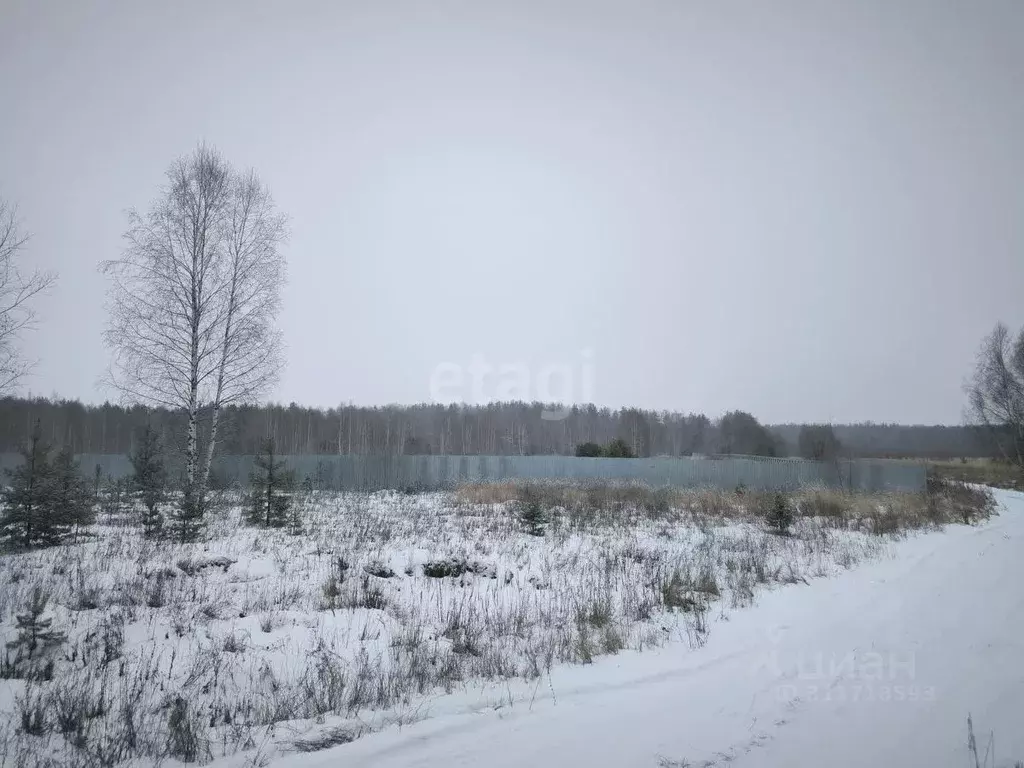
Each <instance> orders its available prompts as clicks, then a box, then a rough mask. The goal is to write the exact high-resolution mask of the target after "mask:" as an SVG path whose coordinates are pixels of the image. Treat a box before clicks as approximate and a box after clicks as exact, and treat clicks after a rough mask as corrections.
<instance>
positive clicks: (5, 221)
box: [0, 200, 57, 394]
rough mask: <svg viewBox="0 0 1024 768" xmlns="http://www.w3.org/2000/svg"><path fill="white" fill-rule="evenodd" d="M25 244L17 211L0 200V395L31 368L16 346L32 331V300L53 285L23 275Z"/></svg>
mask: <svg viewBox="0 0 1024 768" xmlns="http://www.w3.org/2000/svg"><path fill="white" fill-rule="evenodd" d="M26 242H28V236H27V235H25V234H24V233H23V232H22V231H21V228H20V227H19V226H18V211H17V209H16V208H15V207H14V206H13V205H10V204H8V203H6V202H4V201H3V200H0V394H9V393H10V392H11V391H12V390H14V389H16V388H17V386H18V384H19V382H20V381H21V379H22V377H23V376H25V374H26V373H28V372H29V370H31V368H32V361H31V360H28V359H26V358H25V356H24V354H23V353H22V350H21V348H20V346H19V341H20V340H21V334H22V332H24V331H27V330H30V329H31V328H33V327H34V325H35V321H36V312H35V310H34V309H33V307H32V299H34V298H35V297H36V296H37V295H38V294H40V293H42V292H44V291H45V290H46V289H47V288H49V287H50V286H51V285H53V282H54V281H55V280H56V279H57V276H56V275H54V274H53V273H50V272H40V271H34V272H24V271H23V270H22V269H21V268H20V267H19V264H18V258H19V256H20V255H21V251H22V248H23V247H24V246H25V243H26Z"/></svg>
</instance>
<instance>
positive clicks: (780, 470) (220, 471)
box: [0, 453, 926, 492]
mask: <svg viewBox="0 0 1024 768" xmlns="http://www.w3.org/2000/svg"><path fill="white" fill-rule="evenodd" d="M280 458H281V459H282V460H284V461H285V462H286V465H287V466H288V467H289V468H290V469H293V470H295V474H296V476H297V478H298V479H299V480H304V479H305V478H307V477H308V478H309V479H310V482H311V483H313V484H314V486H315V487H317V488H322V489H329V490H362V491H374V490H384V489H410V490H437V489H443V488H451V487H454V486H456V485H458V484H459V483H465V482H498V481H503V480H576V481H591V482H593V481H617V482H630V481H634V482H643V483H647V484H649V485H653V486H669V487H674V488H694V487H713V488H722V489H727V490H731V489H734V488H736V487H737V486H744V487H747V488H750V489H752V490H789V489H794V488H799V487H806V486H811V485H817V486H826V487H832V488H847V489H850V490H861V491H913V492H916V491H923V490H924V488H925V483H926V469H925V467H924V465H922V464H915V463H911V462H895V461H872V460H867V459H860V460H854V461H839V462H815V461H804V460H802V459H766V458H760V457H739V456H729V457H716V458H696V457H692V458H691V457H681V458H676V457H658V458H649V459H605V458H577V457H575V456H331V455H296V456H282V457H280ZM78 459H79V462H80V465H81V469H82V473H83V474H84V475H87V476H92V475H93V473H94V472H95V468H96V467H97V466H99V468H100V474H101V475H102V476H103V477H108V476H109V477H113V478H115V479H116V478H122V477H127V476H129V475H131V474H132V468H131V462H130V461H129V460H128V457H127V456H123V455H114V454H82V455H80V456H79V457H78ZM20 461H21V456H20V455H19V454H16V453H2V454H0V468H4V469H12V468H13V467H15V466H17V465H18V464H19V463H20ZM252 470H253V457H252V456H221V457H219V458H218V459H217V460H216V462H215V465H214V470H213V471H214V473H215V474H216V477H217V480H218V481H219V482H221V483H225V484H234V483H243V484H244V483H246V482H247V481H248V478H249V475H250V473H251V472H252ZM171 474H172V475H180V467H172V469H171ZM5 477H6V476H4V479H5ZM0 481H2V479H0Z"/></svg>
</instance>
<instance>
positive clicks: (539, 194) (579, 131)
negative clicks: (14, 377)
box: [0, 0, 1024, 423]
mask: <svg viewBox="0 0 1024 768" xmlns="http://www.w3.org/2000/svg"><path fill="white" fill-rule="evenodd" d="M0 72H2V76H0V104H3V119H2V120H0V195H2V196H4V197H6V198H7V199H9V200H11V201H13V202H17V203H18V204H19V205H20V210H21V216H22V219H23V221H24V224H25V226H26V228H27V229H29V230H30V231H31V232H32V233H33V235H34V236H33V239H32V240H31V243H30V247H29V249H28V251H27V253H26V256H27V258H28V260H29V261H30V262H32V263H34V264H35V265H38V266H39V267H42V268H47V269H55V270H57V271H59V272H60V282H59V284H58V286H57V287H56V288H55V289H54V290H53V292H52V293H51V295H50V296H49V297H47V298H46V299H45V300H44V301H42V302H40V305H39V309H40V311H41V314H42V316H43V319H42V326H41V328H40V330H39V331H38V332H36V333H35V334H34V335H33V336H31V337H29V338H28V340H27V346H28V348H29V351H30V353H32V354H33V355H35V356H37V357H39V358H40V360H41V362H40V364H39V366H38V368H37V370H36V375H35V376H34V377H33V378H32V379H30V380H29V381H28V382H27V384H28V388H30V389H31V390H32V391H33V392H34V393H37V394H51V393H53V392H56V393H59V394H61V395H63V396H71V397H80V398H82V399H84V400H87V401H97V400H102V399H103V397H104V396H105V393H104V392H103V391H101V390H100V389H99V388H98V386H97V379H98V377H99V376H100V374H101V373H102V371H103V370H104V368H105V366H106V363H107V359H108V358H107V352H106V350H105V349H104V347H103V344H102V340H101V332H102V329H103V325H104V321H105V316H104V308H103V297H104V289H105V281H104V278H103V277H102V276H101V275H100V274H99V273H98V272H97V269H96V266H97V263H98V262H99V261H101V260H102V259H105V258H111V257H113V256H116V255H117V254H118V253H119V252H120V249H121V239H120V236H121V233H122V231H123V230H124V228H125V223H126V220H125V216H124V213H123V212H124V210H125V209H126V208H129V207H131V206H136V207H140V208H145V207H147V206H148V205H149V203H150V202H151V200H152V199H153V197H154V196H155V194H156V192H157V189H158V187H159V185H160V183H161V181H162V175H163V172H164V170H165V169H166V167H167V166H168V165H169V163H170V162H171V161H172V160H173V159H174V158H175V157H177V156H179V155H181V154H183V153H186V152H188V151H190V150H191V149H192V148H194V146H195V145H196V143H197V142H198V141H199V140H205V141H207V142H210V143H212V144H215V145H216V146H217V147H218V148H219V149H220V150H221V151H222V152H223V153H224V154H225V155H226V156H227V158H228V159H229V160H230V161H231V162H233V163H234V164H236V165H238V166H252V167H255V168H256V169H257V171H258V172H259V173H260V175H261V177H262V179H263V180H264V182H266V183H267V184H268V185H269V186H270V188H271V189H272V190H273V192H274V195H275V197H276V199H277V201H278V204H279V206H280V207H281V209H282V210H283V211H285V212H286V213H288V214H289V216H290V217H291V231H292V237H291V240H290V242H289V244H288V246H287V250H286V255H287V258H288V262H289V282H288V284H287V286H286V287H285V289H284V293H283V311H282V315H281V324H282V329H283V331H284V334H285V338H286V341H287V345H288V353H287V359H288V366H287V370H286V372H285V374H284V377H283V379H282V381H281V384H280V386H279V387H278V389H277V390H276V391H275V392H273V393H272V398H273V399H275V400H282V401H285V402H287V401H290V400H295V401H297V402H300V403H304V404H318V405H325V406H326V405H336V404H338V403H340V402H347V401H354V402H356V403H362V404H378V403H385V402H392V401H397V402H413V401H423V400H427V399H428V398H429V397H430V395H431V391H430V389H431V376H432V373H433V372H434V371H435V370H436V369H437V366H439V365H442V364H445V363H454V364H457V365H464V366H469V365H470V363H471V362H472V361H473V359H474V356H479V357H481V358H482V359H483V361H485V362H487V363H490V364H492V365H499V364H511V363H522V364H525V365H527V366H528V367H529V371H530V372H531V373H532V374H534V375H536V373H537V372H538V371H539V370H540V369H541V367H542V366H544V365H546V364H551V363H554V364H562V365H569V366H572V367H573V370H574V371H577V372H580V371H581V370H582V366H583V365H590V366H591V370H592V391H591V392H583V394H584V395H586V394H590V395H592V396H593V399H595V400H596V401H597V402H598V403H600V404H606V405H611V406H619V405H636V406H641V407H654V408H668V409H674V410H675V409H678V410H684V411H689V410H696V411H704V412H706V413H708V414H709V415H712V416H714V415H717V414H720V413H721V412H722V411H724V410H727V409H732V408H742V409H745V410H749V411H751V412H753V413H754V414H755V415H757V416H758V417H759V418H761V419H762V420H766V421H789V420H831V421H845V420H864V419H872V420H875V421H903V422H928V423H932V422H947V423H958V422H959V421H960V420H961V409H962V404H963V395H962V392H961V384H962V382H963V380H964V378H965V376H966V375H967V373H968V372H969V370H970V367H971V364H972V361H973V355H974V351H975V348H976V347H977V344H978V341H979V340H980V338H981V337H982V336H983V335H984V334H985V333H987V332H988V331H989V330H990V329H991V327H992V325H993V324H994V323H995V322H996V321H997V320H999V319H1002V320H1004V321H1006V322H1008V323H1010V324H1011V325H1013V326H1020V325H1021V324H1022V323H1024V301H1022V289H1024V2H1020V0H1006V1H1005V2H968V1H967V0H961V1H960V2H940V1H939V0H919V1H917V2H912V1H911V0H900V1H898V2H897V1H893V0H876V1H874V2H864V1H863V0H856V2H855V1H854V0H849V2H827V1H826V0H821V1H814V2H811V1H810V0H808V1H807V2H786V1H783V2H772V3H768V2H760V1H759V0H758V1H756V2H755V1H753V0H752V1H751V2H744V3H740V2H722V1H721V0H715V1H714V2H712V1H711V0H707V1H706V2H686V1H685V0H671V1H669V0H662V1H658V2H655V1H647V2H618V3H608V2H586V3H582V2H581V3H570V2H522V1H518V2H496V1H495V0H473V1H472V2H425V1H419V2H381V1H379V0H374V1H372V2H371V1H370V0H366V1H365V2H344V1H339V2H323V3H301V2H296V3H283V2H281V3H267V2H249V1H246V2H241V1H239V2H166V3H161V4H158V3H139V2H124V3H114V2H109V3H99V2H86V1H85V0H83V1H82V2H72V1H71V0H66V1H65V2H60V1H59V0H53V1H52V2H49V1H48V2H40V1H38V0H13V1H12V0H0ZM585 350H589V351H590V352H589V358H584V351H585ZM585 360H589V362H581V361H585ZM583 378H584V373H578V376H577V379H576V382H575V383H574V390H575V391H574V392H570V393H568V394H570V397H575V398H577V399H578V398H579V397H580V392H581V391H582V389H583V385H582V383H581V382H582V381H583ZM497 386H498V384H497V383H496V382H494V381H489V382H488V383H486V384H485V385H484V388H485V390H486V391H485V392H484V394H485V395H487V394H490V393H491V390H494V389H496V388H497ZM468 394H469V393H468V391H467V395H468Z"/></svg>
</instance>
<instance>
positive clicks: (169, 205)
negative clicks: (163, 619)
mask: <svg viewBox="0 0 1024 768" xmlns="http://www.w3.org/2000/svg"><path fill="white" fill-rule="evenodd" d="M167 179H168V184H167V186H166V188H165V189H164V190H163V191H162V193H161V195H160V196H159V197H158V198H157V200H156V202H155V203H154V204H153V206H152V208H151V209H150V211H149V212H148V213H147V214H146V215H145V216H143V215H141V214H139V213H138V212H136V211H132V212H130V213H129V228H128V231H127V232H126V233H125V237H126V240H127V242H128V246H127V248H126V249H125V251H124V253H123V254H122V256H121V258H120V259H117V260H114V261H109V262H105V263H104V264H103V270H104V272H105V273H106V274H108V275H109V276H110V277H111V278H112V285H111V289H110V300H109V309H110V320H109V323H108V327H107V331H106V340H107V343H108V345H109V346H110V348H111V350H112V351H113V364H112V366H111V372H110V381H111V383H112V384H113V385H114V386H115V387H116V388H117V389H119V390H120V391H121V392H122V393H123V394H124V395H125V396H126V397H127V398H128V399H130V400H134V401H141V402H145V403H148V404H150V405H160V406H164V407H167V408H171V409H180V410H182V411H183V412H184V413H185V414H186V416H187V418H186V434H185V435H184V441H183V443H184V460H185V487H184V492H185V501H184V507H185V508H190V507H191V508H193V509H192V510H191V511H192V513H194V516H197V517H200V518H201V516H202V506H203V500H204V496H205V492H206V486H207V481H208V479H209V472H210V465H211V462H212V460H213V455H214V451H215V448H216V445H217V432H218V428H219V425H220V416H221V411H222V408H223V407H224V406H225V405H228V404H231V403H242V402H254V401H256V400H258V399H259V398H260V397H261V396H262V395H263V394H264V393H265V392H266V391H267V389H268V388H269V387H270V386H271V385H272V384H273V382H274V381H275V380H276V378H277V375H278V373H279V371H280V368H281V362H282V360H281V336H280V333H279V331H278V330H277V329H276V327H275V320H276V317H277V313H278V309H279V306H280V293H279V291H280V286H281V282H282V280H283V277H284V259H283V257H282V255H281V252H280V248H281V246H282V245H283V243H284V241H285V236H286V232H285V218H284V217H283V216H282V215H281V214H279V213H278V212H277V210H276V208H275V206H274V201H273V199H272V197H271V196H270V193H269V191H268V190H267V189H266V187H264V186H263V185H262V184H261V183H260V181H259V179H258V178H257V177H256V175H255V173H253V172H251V171H249V172H245V173H239V172H237V171H235V170H234V169H233V168H232V167H231V166H230V165H229V164H228V163H227V162H226V161H225V160H224V159H223V158H222V157H221V156H220V154H219V153H217V152H216V151H215V150H213V149H211V148H209V147H206V146H200V147H198V148H197V149H196V150H195V152H193V153H192V154H190V155H188V156H186V157H184V158H182V159H180V160H178V161H177V162H175V163H174V164H173V165H172V166H171V167H170V169H169V170H168V172H167ZM201 452H202V455H201ZM186 535H187V534H186Z"/></svg>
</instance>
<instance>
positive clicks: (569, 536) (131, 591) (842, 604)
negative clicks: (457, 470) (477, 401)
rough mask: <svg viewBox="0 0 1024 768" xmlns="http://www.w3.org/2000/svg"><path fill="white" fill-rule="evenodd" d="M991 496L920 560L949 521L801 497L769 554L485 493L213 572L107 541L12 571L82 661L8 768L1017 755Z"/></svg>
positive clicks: (62, 677)
mask: <svg viewBox="0 0 1024 768" xmlns="http://www.w3.org/2000/svg"><path fill="white" fill-rule="evenodd" d="M1000 498H1001V499H1002V500H1003V501H1004V502H1005V504H1006V505H1007V506H1008V509H1007V511H1006V512H1005V513H1004V514H1003V515H1001V516H1000V517H998V518H995V519H994V520H993V521H989V522H985V523H982V524H981V525H980V526H977V527H975V526H971V527H967V526H951V527H948V528H947V529H946V532H945V533H938V532H930V533H927V534H925V535H914V536H910V537H909V538H908V537H907V536H906V534H907V532H908V531H914V530H917V529H921V530H933V529H934V528H935V527H936V526H935V523H936V522H937V521H940V520H943V519H945V518H947V517H949V516H950V515H951V513H950V511H949V510H947V509H946V508H945V507H942V506H941V505H940V506H939V507H935V506H932V505H929V504H926V503H925V502H924V501H923V500H922V499H920V498H917V497H910V496H891V497H876V498H870V499H869V498H864V497H844V498H842V499H839V500H837V497H834V496H830V495H829V494H805V495H804V496H803V497H801V498H799V499H798V500H797V501H798V504H799V507H800V510H801V511H802V512H803V514H802V515H800V516H799V517H798V519H797V521H796V524H795V526H794V529H793V534H792V535H791V536H778V535H775V534H773V533H771V532H770V531H769V530H768V529H767V528H766V526H765V525H764V522H763V520H761V519H759V518H758V517H757V516H756V515H755V514H754V513H753V510H752V506H754V504H753V502H754V498H753V497H752V496H750V495H749V494H747V495H737V494H721V493H714V492H692V493H673V494H669V495H659V496H657V497H656V498H652V496H651V495H650V494H643V493H637V494H629V493H624V494H618V495H613V496H612V497H610V498H602V499H600V500H599V501H595V499H594V498H589V497H582V496H572V495H566V496H565V497H564V499H563V502H564V504H561V505H559V506H556V507H555V508H553V509H546V512H547V514H548V516H549V517H550V522H548V523H547V524H546V525H545V526H544V528H545V530H544V535H543V536H532V535H529V534H528V533H526V532H525V531H524V530H523V523H522V521H521V520H520V519H519V516H518V512H517V510H518V509H519V505H517V503H516V502H514V501H508V500H507V495H506V496H503V495H502V493H494V492H491V491H487V490H486V489H484V490H482V489H475V490H474V489H469V490H467V491H463V492H461V493H457V494H426V495H401V494H373V495H362V494H342V495H333V494H332V495H318V494H312V495H309V496H307V497H305V498H304V499H303V500H302V502H301V503H302V508H301V513H302V519H303V527H304V531H303V533H302V534H301V535H289V534H288V533H286V532H284V531H278V530H275V531H268V530H262V529H255V528H250V527H245V526H243V525H241V524H240V522H239V511H240V510H239V508H238V506H237V505H234V506H233V505H231V504H227V505H225V506H224V507H223V508H222V509H221V510H220V511H219V512H218V513H217V514H216V516H215V519H214V520H213V521H212V523H211V525H210V529H209V531H208V536H207V540H205V541H204V542H202V543H198V544H190V545H181V544H168V543H161V544H154V543H151V542H147V541H145V540H144V539H143V538H142V537H141V536H140V534H139V531H138V530H137V529H135V528H133V527H130V526H122V525H103V524H100V525H97V526H96V527H95V529H94V531H92V536H91V537H89V538H88V539H87V540H83V541H81V542H79V543H77V544H68V545H65V546H61V547H58V548H54V549H50V550H44V551H40V552H32V553H25V554H16V555H7V556H4V557H3V558H2V559H0V618H2V620H3V624H2V628H3V632H4V635H5V640H8V641H13V640H15V638H16V637H17V636H18V634H19V633H18V631H17V630H16V628H15V614H16V613H23V612H24V606H25V605H26V603H28V602H29V600H30V598H31V596H32V593H33V590H34V589H35V588H37V587H41V588H42V591H43V592H44V593H45V594H48V595H49V597H50V600H49V605H48V608H47V611H46V612H45V614H44V616H45V617H47V618H52V620H53V622H52V627H51V628H53V629H60V630H61V631H63V632H65V633H66V635H67V636H66V638H65V639H64V640H63V642H60V643H55V644H54V646H53V647H52V648H51V649H50V650H49V651H48V654H47V655H45V656H42V657H39V656H38V655H37V657H36V661H35V662H33V663H34V665H35V668H36V669H37V670H39V669H41V670H43V673H42V674H41V675H38V676H40V677H43V678H48V679H39V680H34V681H33V680H25V679H23V678H24V676H25V675H24V666H22V667H20V668H19V669H18V670H11V669H10V665H9V664H5V667H4V668H5V677H6V678H9V679H4V680H2V681H0V706H2V708H3V713H2V717H3V720H4V721H5V725H4V733H3V740H2V742H0V746H2V749H3V752H2V756H3V760H4V762H5V764H10V765H19V766H22V765H25V766H30V765H42V764H51V765H112V764H116V763H117V761H118V760H130V761H132V762H134V763H135V764H138V765H149V764H154V763H156V762H161V761H162V762H164V763H165V764H174V763H175V762H176V761H183V760H186V759H189V758H194V759H196V760H199V761H208V760H210V759H213V760H216V761H217V762H218V763H222V764H224V765H232V766H243V765H261V764H266V763H267V762H272V763H274V764H275V765H277V764H280V765H294V766H299V765H302V766H315V765H324V766H326V765H334V764H337V763H338V762H340V761H344V762H345V764H347V765H382V766H387V765H395V766H399V765H402V766H407V765H437V764H442V763H443V764H445V765H450V766H457V765H467V766H468V765H473V766H476V765H489V766H499V765H509V766H512V765H524V764H540V765H563V764H567V763H568V764H577V763H578V764H583V765H587V764H589V765H593V766H624V765H651V766H657V765H663V766H682V765H687V764H692V765H701V764H714V763H721V764H725V763H728V762H734V761H740V760H742V759H744V757H745V756H746V755H748V754H749V755H751V756H752V757H751V758H750V759H751V764H758V765H762V764H767V763H765V762H764V760H770V761H774V762H771V764H778V765H797V764H806V765H822V764H830V765H836V764H849V765H869V764H880V763H879V762H878V761H875V762H871V761H870V760H867V759H866V757H867V756H871V755H874V756H888V755H889V754H890V750H892V752H891V753H892V754H894V755H895V754H899V755H904V756H912V755H914V754H918V753H915V752H913V749H914V748H917V749H919V750H922V751H921V752H920V754H929V755H932V754H934V755H937V756H939V757H941V758H943V759H942V760H940V761H939V762H932V763H925V762H918V761H917V760H911V761H910V762H907V761H906V760H903V761H902V762H901V761H897V760H888V759H885V760H883V761H881V762H884V763H891V764H901V765H918V764H920V765H925V764H928V765H940V764H942V765H945V764H951V765H952V764H956V762H955V760H956V759H959V757H960V756H962V747H963V745H964V744H965V743H966V736H965V733H961V731H964V728H963V727H961V726H963V723H964V720H965V718H966V716H967V712H968V710H972V711H973V712H974V715H975V719H976V721H977V723H978V726H979V728H980V729H988V728H994V729H995V730H996V733H997V744H999V746H1000V753H1001V754H1002V753H1003V752H1004V750H1005V754H1018V755H1020V754H1024V750H1022V749H1021V747H1022V746H1024V745H1022V744H1021V742H1020V741H1019V740H1020V738H1021V737H1020V736H1017V735H1015V734H1016V731H1014V729H1013V726H1014V725H1018V723H1017V722H1016V721H1010V720H1009V719H1008V717H1009V716H1008V714H1007V708H1012V706H1013V705H1015V704H1016V705H1018V707H1017V709H1016V710H1014V711H1013V712H1014V714H1024V706H1020V705H1024V697H1022V687H1024V683H1022V682H1021V680H1022V674H1021V672H1022V670H1024V663H1022V662H1021V659H1024V653H1022V651H1024V648H1022V642H1024V640H1022V634H1021V632H1020V631H1019V629H1018V627H1019V624H1014V623H1013V622H1021V621H1022V620H1021V619H1020V618H1019V615H1020V608H1022V607H1024V605H1022V604H1021V600H1022V594H1024V593H1022V590H1021V589H1020V586H1019V585H1020V584H1021V583H1022V579H1021V576H1022V575H1024V573H1022V558H1020V557H1019V551H1020V543H1021V536H1022V535H1024V525H1022V515H1021V514H1020V513H1021V511H1024V502H1022V501H1021V500H1020V499H1019V498H1017V497H1012V496H1010V495H1007V494H1003V495H1002V496H1001V497H1000ZM892 555H897V556H898V557H896V558H892V557H891V556H892ZM864 560H873V561H877V562H875V563H873V564H870V565H861V566H859V567H858V568H857V569H855V570H854V571H852V572H849V573H844V572H845V571H848V570H849V569H851V568H852V567H853V566H855V565H857V564H858V563H861V562H862V561H864ZM830 576H835V577H837V578H835V579H823V578H822V577H830ZM784 585H792V586H784ZM752 606H753V607H752ZM836 653H840V654H841V655H840V656H835V654H836ZM875 654H878V656H877V657H876V655H875ZM891 654H896V655H895V656H892V655H891ZM44 659H45V660H46V661H47V662H49V661H52V662H53V666H52V674H50V672H51V670H46V668H45V666H43V664H42V661H43V660H44ZM879 665H880V670H881V671H880V674H881V677H879V676H878V675H876V674H875V673H876V672H878V671H879ZM999 665H1002V667H1000V668H1001V669H1003V670H1004V673H1003V674H1000V675H994V674H993V669H996V668H997V667H999ZM12 675H13V676H12ZM1014 686H1016V687H1014ZM859 689H863V690H859ZM840 697H842V698H840ZM885 712H888V713H890V714H889V715H884V714H879V713H885ZM933 716H934V719H933ZM880 717H881V718H883V719H882V720H879V718H880ZM890 719H891V720H892V721H894V722H904V721H905V723H906V729H904V728H903V727H902V726H900V727H898V728H885V729H881V730H879V728H878V725H879V722H882V723H886V722H888V721H889V720H890ZM914 728H918V729H921V728H923V730H914ZM857 729H861V732H860V733H857V732H856V730H857ZM986 732H987V731H986ZM925 735H927V736H928V737H929V738H930V739H931V741H930V742H929V743H928V744H921V743H920V742H921V739H922V738H923V737H924V736H925ZM1000 738H1001V739H1002V742H1001V743H1000V742H999V741H998V739H1000ZM833 739H835V740H836V741H835V744H836V745H837V746H838V745H840V744H842V745H845V746H843V750H845V751H841V752H836V753H835V754H833V753H832V752H831V751H829V750H828V749H827V748H828V747H829V745H830V744H831V743H832V740H833ZM1013 739H1018V741H1017V742H1016V743H1014V742H1013V741H1012V740H1013ZM904 740H909V743H908V744H905V743H904ZM345 742H352V743H345ZM337 745H342V746H337ZM854 747H856V749H854ZM956 747H960V748H961V752H960V753H957V752H956V751H955V748H956ZM323 750H327V751H323ZM806 750H810V751H809V752H808V751H806ZM815 750H817V751H815ZM851 750H852V751H851ZM929 750H930V751H929ZM312 753H316V754H312ZM754 755H756V756H757V757H756V759H754V757H753V756H754ZM807 755H814V756H816V758H819V759H814V760H807V759H803V758H804V757H806V756H807ZM862 757H863V758H865V759H861V758H862ZM762 758H763V759H762ZM826 758H827V759H826ZM844 760H845V761H846V762H845V763H844V762H843V761H844Z"/></svg>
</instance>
